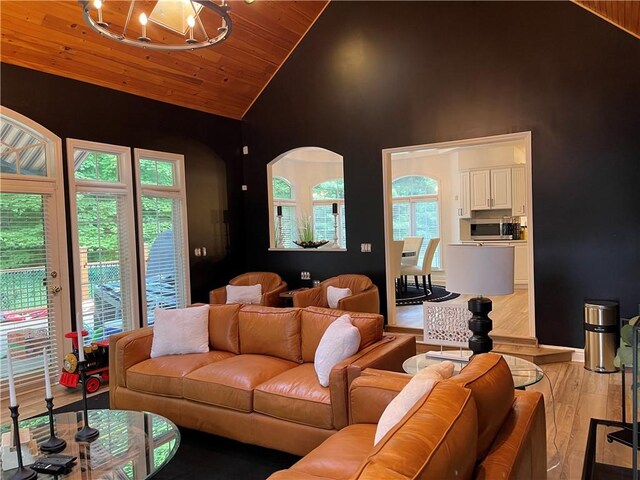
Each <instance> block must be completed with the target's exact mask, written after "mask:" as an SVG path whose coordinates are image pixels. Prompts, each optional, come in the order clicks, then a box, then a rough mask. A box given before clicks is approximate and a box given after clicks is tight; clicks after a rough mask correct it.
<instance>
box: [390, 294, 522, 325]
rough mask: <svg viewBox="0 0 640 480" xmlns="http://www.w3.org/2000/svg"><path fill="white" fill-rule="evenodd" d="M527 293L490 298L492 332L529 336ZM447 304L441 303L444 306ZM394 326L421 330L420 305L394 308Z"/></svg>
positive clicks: (463, 299) (457, 300)
mask: <svg viewBox="0 0 640 480" xmlns="http://www.w3.org/2000/svg"><path fill="white" fill-rule="evenodd" d="M528 295H529V292H528V291H527V290H516V291H515V292H514V293H512V294H511V295H496V296H493V297H491V301H492V302H493V311H492V312H491V313H490V314H489V316H490V317H491V320H493V332H494V333H496V334H499V335H504V336H515V337H528V336H529V297H528ZM468 297H469V296H468V295H466V296H464V295H462V296H460V297H458V298H456V299H454V300H453V301H455V302H461V301H465V299H468ZM445 303H447V302H443V304H445ZM396 326H399V327H411V328H420V329H422V328H423V307H422V305H407V306H404V307H396Z"/></svg>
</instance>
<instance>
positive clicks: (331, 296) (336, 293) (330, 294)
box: [327, 286, 351, 308]
mask: <svg viewBox="0 0 640 480" xmlns="http://www.w3.org/2000/svg"><path fill="white" fill-rule="evenodd" d="M350 295H351V289H350V288H338V287H331V286H329V287H327V303H328V304H329V308H338V302H339V301H340V300H342V299H343V298H344V297H348V296H350Z"/></svg>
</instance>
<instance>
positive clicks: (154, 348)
mask: <svg viewBox="0 0 640 480" xmlns="http://www.w3.org/2000/svg"><path fill="white" fill-rule="evenodd" d="M154 316H155V319H154V321H153V342H152V344H151V358H156V357H163V356H164V355H184V354H186V353H207V352H208V351H209V305H202V306H200V307H191V308H179V309H174V310H164V309H162V308H156V309H155V310H154Z"/></svg>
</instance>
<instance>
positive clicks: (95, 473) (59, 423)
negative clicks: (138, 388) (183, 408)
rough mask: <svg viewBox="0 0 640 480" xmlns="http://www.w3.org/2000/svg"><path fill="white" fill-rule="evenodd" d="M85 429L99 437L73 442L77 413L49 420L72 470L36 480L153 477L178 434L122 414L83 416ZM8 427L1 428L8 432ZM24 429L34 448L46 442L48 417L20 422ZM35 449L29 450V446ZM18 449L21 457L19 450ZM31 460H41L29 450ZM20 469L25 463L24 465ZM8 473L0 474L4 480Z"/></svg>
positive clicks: (146, 418) (154, 418)
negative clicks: (70, 459) (72, 463)
mask: <svg viewBox="0 0 640 480" xmlns="http://www.w3.org/2000/svg"><path fill="white" fill-rule="evenodd" d="M88 413H89V425H90V426H91V427H93V428H97V429H98V430H99V431H100V436H98V437H97V438H96V439H95V440H94V441H92V442H91V443H86V442H76V440H75V439H74V436H75V434H76V432H78V430H80V428H82V426H83V425H84V423H83V421H82V419H83V416H84V414H83V412H70V413H58V414H55V415H54V416H53V419H54V423H55V428H56V435H57V436H58V437H60V438H62V439H64V440H66V442H67V446H66V447H65V449H64V450H63V451H61V452H58V454H62V455H71V456H74V457H77V459H76V464H75V466H74V467H73V468H72V469H71V471H70V472H69V473H67V474H65V475H58V476H53V475H47V474H43V473H38V478H41V479H54V478H55V479H61V480H62V479H85V478H93V479H102V478H104V479H131V480H141V479H147V478H151V477H153V476H154V475H155V474H156V473H157V472H158V471H159V470H160V469H162V467H164V466H165V465H166V464H167V463H169V460H171V459H172V458H173V456H174V455H175V453H176V451H177V450H178V446H179V445H180V431H179V430H178V427H176V426H175V425H174V424H173V422H171V421H169V420H167V419H166V418H164V417H161V416H160V415H156V414H154V413H148V412H132V411H125V410H89V412H88ZM8 428H9V426H7V427H6V428H3V431H8ZM20 428H21V429H23V428H28V429H29V431H30V433H31V439H32V440H33V441H35V443H36V444H37V445H40V444H42V443H44V442H46V441H47V439H48V438H49V416H48V415H44V416H41V417H35V418H31V419H28V420H23V421H21V422H20ZM34 447H35V445H34ZM22 448H23V457H24V449H25V444H23V446H22ZM31 451H32V455H33V456H34V457H41V456H44V453H43V452H40V451H39V449H37V448H32V449H31ZM25 466H28V465H26V462H25ZM14 473H15V469H14V470H7V471H4V470H3V471H2V478H3V479H9V478H11V476H12V475H13V474H14Z"/></svg>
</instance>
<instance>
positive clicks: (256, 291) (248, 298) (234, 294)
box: [226, 284, 262, 305]
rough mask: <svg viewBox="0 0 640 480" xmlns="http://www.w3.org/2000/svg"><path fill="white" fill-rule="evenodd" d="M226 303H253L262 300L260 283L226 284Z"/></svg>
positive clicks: (256, 303)
mask: <svg viewBox="0 0 640 480" xmlns="http://www.w3.org/2000/svg"><path fill="white" fill-rule="evenodd" d="M226 288H227V302H226V303H227V304H232V303H239V304H247V305H250V304H255V305H260V301H261V300H262V285H260V284H257V285H227V287H226Z"/></svg>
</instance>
